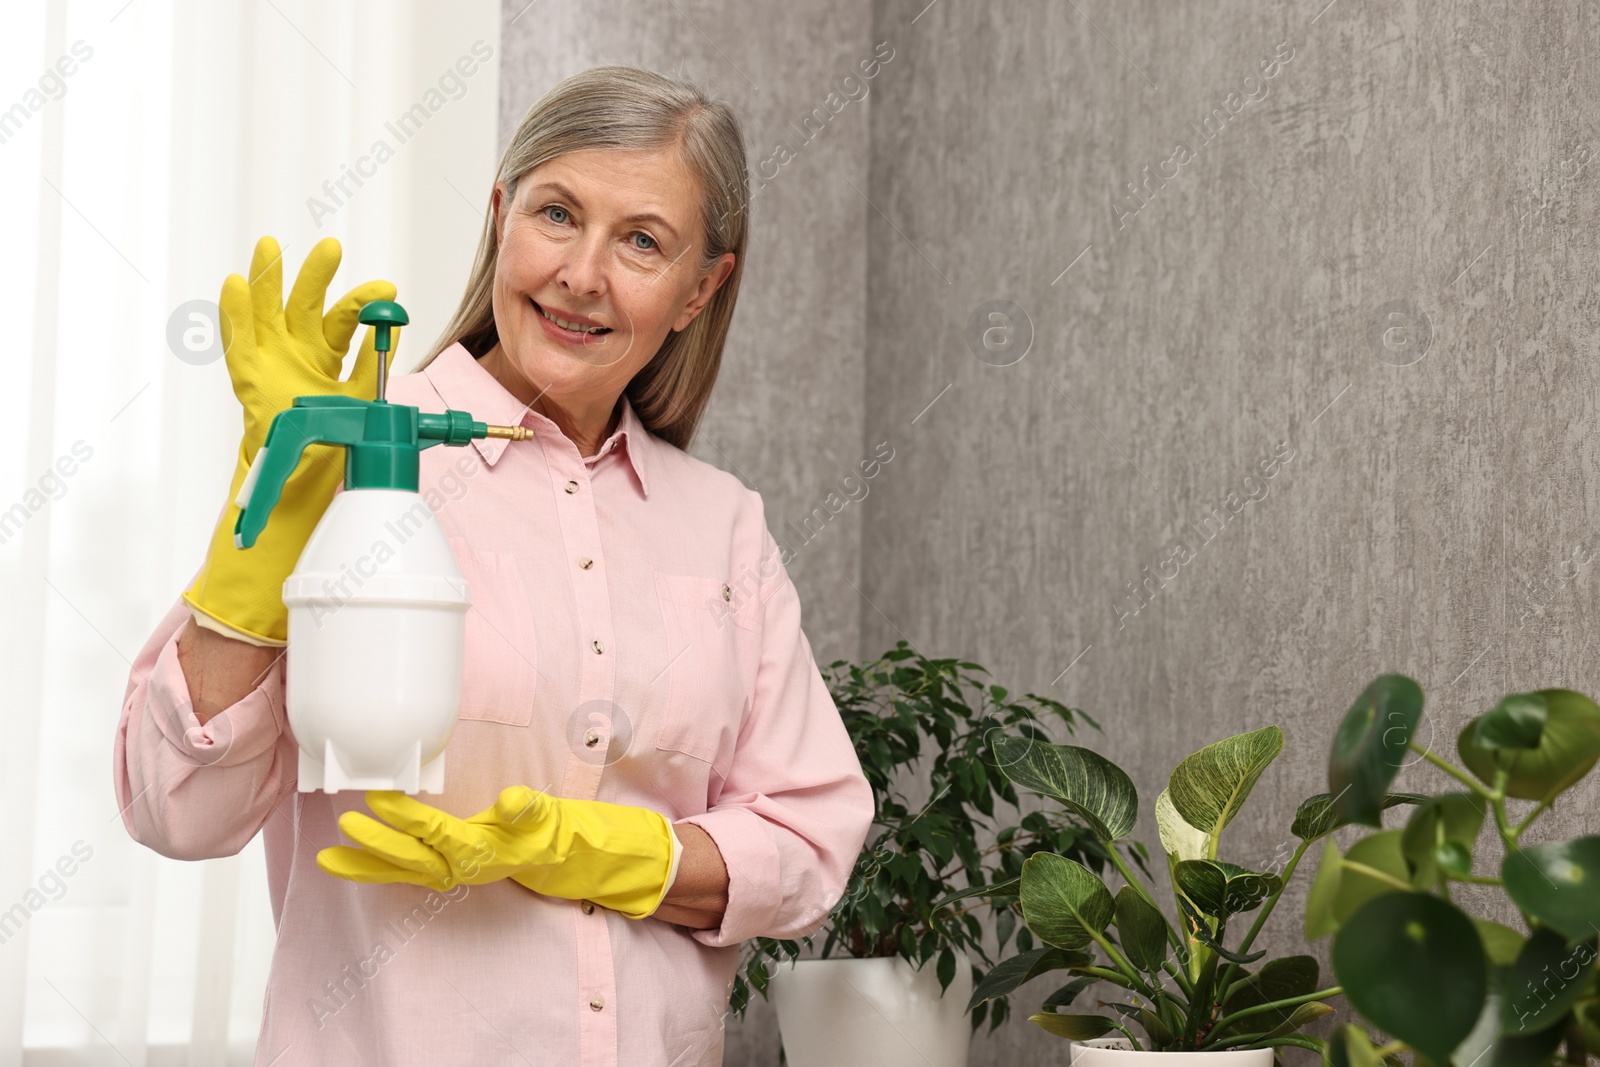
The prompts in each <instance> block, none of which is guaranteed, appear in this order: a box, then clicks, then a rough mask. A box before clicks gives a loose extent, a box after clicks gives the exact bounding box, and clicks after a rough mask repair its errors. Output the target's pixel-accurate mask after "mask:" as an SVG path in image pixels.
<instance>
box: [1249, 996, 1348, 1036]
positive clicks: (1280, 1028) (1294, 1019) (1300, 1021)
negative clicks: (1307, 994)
mask: <svg viewBox="0 0 1600 1067" xmlns="http://www.w3.org/2000/svg"><path fill="white" fill-rule="evenodd" d="M1335 1010H1336V1009H1335V1008H1334V1007H1333V1006H1332V1005H1329V1004H1324V1003H1322V1002H1321V1001H1318V1000H1313V1001H1312V1002H1311V1003H1309V1004H1302V1005H1300V1006H1299V1007H1298V1008H1295V1009H1294V1011H1293V1012H1291V1013H1290V1014H1289V1017H1288V1018H1287V1019H1285V1020H1284V1021H1283V1022H1281V1023H1279V1024H1278V1025H1277V1026H1274V1027H1273V1028H1272V1029H1271V1030H1268V1031H1267V1032H1266V1034H1265V1035H1264V1036H1263V1037H1262V1038H1261V1040H1263V1041H1270V1040H1272V1039H1273V1038H1275V1037H1282V1036H1283V1035H1285V1034H1293V1033H1298V1032H1299V1031H1300V1030H1301V1029H1302V1028H1304V1027H1307V1026H1310V1025H1311V1024H1312V1023H1314V1022H1316V1021H1317V1020H1318V1019H1322V1018H1326V1017H1327V1016H1329V1015H1332V1014H1333V1013H1334V1011H1335Z"/></svg>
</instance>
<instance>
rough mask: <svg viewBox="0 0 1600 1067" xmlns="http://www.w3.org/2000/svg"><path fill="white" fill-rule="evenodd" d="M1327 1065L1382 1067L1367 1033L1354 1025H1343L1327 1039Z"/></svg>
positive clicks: (1339, 1066) (1333, 1066)
mask: <svg viewBox="0 0 1600 1067" xmlns="http://www.w3.org/2000/svg"><path fill="white" fill-rule="evenodd" d="M1328 1063H1329V1064H1331V1065H1332V1067H1383V1061H1382V1060H1380V1059H1378V1050H1377V1049H1375V1048H1373V1047H1372V1041H1371V1039H1370V1038H1368V1037H1367V1032H1366V1031H1365V1030H1363V1029H1361V1027H1359V1026H1356V1025H1355V1024H1354V1023H1345V1024H1344V1025H1343V1026H1340V1027H1337V1028H1336V1029H1335V1030H1334V1031H1333V1036H1332V1037H1331V1038H1329V1039H1328Z"/></svg>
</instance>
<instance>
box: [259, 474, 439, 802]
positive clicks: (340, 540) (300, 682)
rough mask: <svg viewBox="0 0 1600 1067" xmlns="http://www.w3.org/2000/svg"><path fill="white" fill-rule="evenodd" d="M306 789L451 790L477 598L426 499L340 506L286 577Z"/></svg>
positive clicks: (374, 494)
mask: <svg viewBox="0 0 1600 1067" xmlns="http://www.w3.org/2000/svg"><path fill="white" fill-rule="evenodd" d="M283 602H284V604H285V605H286V606H287V607H288V609H289V632H288V641H289V646H288V653H287V663H286V678H285V687H286V694H285V699H286V702H287V711H288V716H289V725H290V728H291V729H292V730H293V731H294V735H295V739H296V740H297V741H298V743H299V746H300V768H299V788H300V790H301V791H302V792H310V791H312V790H317V789H322V790H324V791H326V792H330V793H333V792H338V791H339V790H341V789H398V790H402V791H404V792H407V793H416V792H429V793H439V792H443V791H444V749H445V746H446V745H447V744H449V742H450V736H451V734H452V733H453V732H454V730H455V724H456V720H457V718H458V716H459V714H460V709H461V675H462V657H463V649H464V644H465V635H466V613H467V609H468V607H469V606H470V604H471V600H470V591H469V590H468V588H467V583H466V580H465V579H464V578H462V576H461V571H460V568H459V567H457V565H456V560H455V556H454V554H453V553H452V552H451V551H450V544H449V542H448V541H447V540H446V539H445V535H444V531H443V530H442V529H441V528H440V526H439V523H438V521H437V520H436V519H435V518H434V517H433V513H432V512H431V511H430V510H429V508H428V505H427V502H426V501H425V500H423V498H422V497H421V496H420V495H419V494H417V493H413V492H408V491H405V490H399V489H347V490H345V491H344V492H342V493H340V494H338V495H337V496H335V497H334V499H333V502H332V504H330V505H329V507H328V510H327V511H326V512H325V513H324V514H323V516H322V520H321V521H320V522H319V523H318V524H317V528H316V530H315V531H313V533H312V535H311V539H310V540H309V541H308V542H307V543H306V547H305V549H304V551H303V552H301V554H300V559H299V562H298V563H296V565H295V569H294V572H293V573H292V574H291V575H290V576H289V578H288V579H287V580H286V581H285V582H284V585H283Z"/></svg>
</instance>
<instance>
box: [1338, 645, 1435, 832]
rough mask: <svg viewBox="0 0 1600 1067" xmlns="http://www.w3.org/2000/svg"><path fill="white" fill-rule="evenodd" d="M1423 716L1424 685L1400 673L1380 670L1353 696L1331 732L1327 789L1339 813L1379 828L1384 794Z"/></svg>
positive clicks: (1356, 821) (1396, 772)
mask: <svg viewBox="0 0 1600 1067" xmlns="http://www.w3.org/2000/svg"><path fill="white" fill-rule="evenodd" d="M1421 720H1422V688H1421V687H1420V686H1419V685H1417V683H1416V682H1414V681H1412V680H1411V679H1410V678H1407V677H1406V676H1405V675H1403V674H1383V675H1379V676H1378V677H1377V678H1376V679H1374V680H1373V682H1372V684H1370V685H1368V686H1367V688H1366V689H1365V690H1363V691H1362V693H1361V695H1360V696H1359V697H1357V698H1356V701H1355V703H1354V704H1352V705H1351V706H1350V710H1349V711H1348V712H1347V713H1346V714H1345V717H1344V721H1343V722H1342V723H1341V724H1340V725H1339V731H1338V733H1336V734H1335V735H1334V738H1333V748H1332V750H1331V751H1330V753H1329V755H1328V787H1329V791H1330V792H1331V793H1332V794H1333V807H1334V810H1335V811H1336V812H1337V813H1338V815H1339V817H1340V818H1342V819H1345V820H1347V821H1349V822H1355V823H1361V824H1363V825H1366V826H1381V825H1382V824H1383V821H1382V812H1383V797H1384V794H1385V793H1386V792H1387V790H1388V788H1389V783H1390V782H1392V781H1394V778H1395V775H1396V774H1398V773H1400V765H1401V762H1402V760H1403V758H1404V756H1405V753H1406V749H1407V747H1408V746H1409V745H1410V744H1411V738H1412V735H1413V734H1414V733H1415V731H1416V728H1417V723H1418V722H1420V721H1421Z"/></svg>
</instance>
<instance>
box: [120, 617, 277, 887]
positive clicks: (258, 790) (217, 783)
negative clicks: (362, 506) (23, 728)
mask: <svg viewBox="0 0 1600 1067" xmlns="http://www.w3.org/2000/svg"><path fill="white" fill-rule="evenodd" d="M189 617H190V611H189V606H188V605H187V604H186V603H185V602H184V601H183V599H182V597H181V596H180V597H179V598H178V600H177V602H176V603H175V604H174V605H173V607H172V609H171V610H170V611H168V612H167V614H166V616H165V617H163V618H162V620H161V622H160V624H158V625H157V626H156V629H155V632H154V633H152V634H151V635H150V639H149V640H148V641H147V642H146V643H145V646H144V648H143V649H141V650H140V652H139V655H138V657H137V658H136V659H135V660H134V663H133V670H132V672H131V673H130V675H129V677H128V688H127V691H126V693H125V695H124V697H123V701H122V718H121V721H120V722H119V723H118V726H117V734H116V742H115V744H114V746H113V752H112V779H113V782H114V784H115V789H116V796H117V810H118V811H119V812H120V813H121V815H122V822H123V825H124V826H126V827H127V828H128V833H129V834H130V835H131V836H132V837H133V839H134V840H135V841H138V842H139V843H140V844H142V845H146V846H148V847H149V848H151V849H153V850H155V851H156V852H159V853H161V854H162V855H163V856H170V857H171V858H173V859H181V860H196V859H210V858H213V857H217V856H231V855H234V854H236V853H237V852H239V851H240V850H241V849H242V848H244V846H245V845H246V844H248V843H249V842H250V839H251V838H252V837H254V836H255V835H256V832H257V831H258V830H260V829H261V826H262V824H263V823H264V822H265V821H266V820H267V818H268V817H269V816H270V815H271V813H272V810H273V807H274V805H276V804H277V802H278V801H279V799H280V798H281V797H283V796H284V794H286V793H287V792H289V790H291V789H293V788H294V786H295V784H296V777H295V776H296V773H297V772H298V768H299V764H298V755H297V746H296V744H295V742H294V737H293V734H292V733H291V732H290V731H289V729H288V724H287V718H286V716H285V714H284V699H283V698H284V675H283V658H282V657H281V656H280V657H279V658H278V660H277V661H276V662H274V663H273V665H272V666H271V667H270V668H269V669H268V670H267V672H266V673H265V674H264V675H263V676H262V678H261V681H260V683H259V684H258V685H257V686H256V687H255V688H254V689H252V690H251V691H250V692H249V693H247V694H245V695H244V696H243V697H241V698H240V699H239V700H238V702H236V703H234V704H232V705H230V706H229V707H227V708H225V709H223V710H222V711H221V712H219V713H218V714H217V715H215V716H213V717H212V718H211V719H210V720H209V721H207V722H206V723H205V724H204V725H202V724H201V723H200V720H199V719H198V718H197V717H196V715H195V713H194V707H193V705H192V703H191V701H190V697H189V685H188V681H187V680H186V679H185V677H184V674H183V668H182V666H181V665H180V664H179V662H178V634H179V633H180V632H181V631H182V629H183V625H184V623H185V622H187V621H188V619H189Z"/></svg>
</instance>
